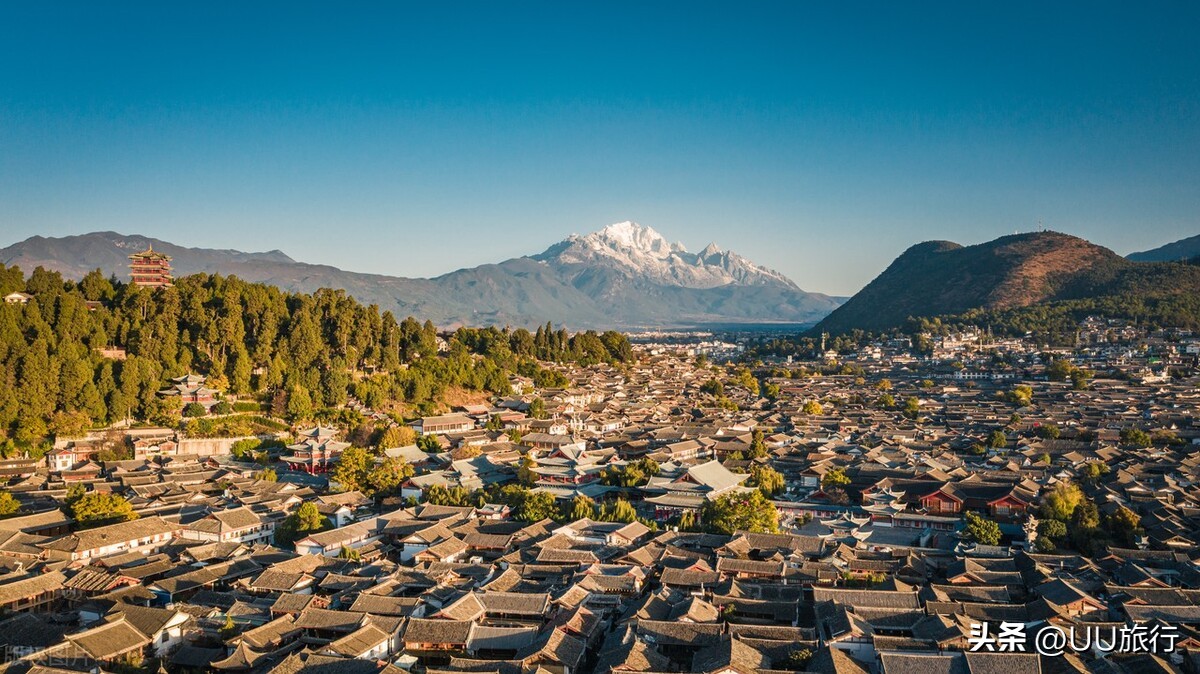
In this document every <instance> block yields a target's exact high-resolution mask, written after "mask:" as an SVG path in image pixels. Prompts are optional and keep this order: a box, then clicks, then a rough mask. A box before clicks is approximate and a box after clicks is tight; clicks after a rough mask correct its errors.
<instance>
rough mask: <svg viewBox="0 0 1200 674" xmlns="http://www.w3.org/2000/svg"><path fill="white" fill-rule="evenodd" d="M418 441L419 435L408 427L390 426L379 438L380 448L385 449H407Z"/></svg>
mask: <svg viewBox="0 0 1200 674" xmlns="http://www.w3.org/2000/svg"><path fill="white" fill-rule="evenodd" d="M416 441H417V433H416V431H414V430H413V429H412V428H410V427H408V426H402V425H400V424H395V425H392V426H388V427H387V428H386V429H385V430H384V431H383V434H382V435H380V437H379V446H380V447H382V448H384V449H393V448H396V447H407V446H409V445H411V444H414V443H415V442H416Z"/></svg>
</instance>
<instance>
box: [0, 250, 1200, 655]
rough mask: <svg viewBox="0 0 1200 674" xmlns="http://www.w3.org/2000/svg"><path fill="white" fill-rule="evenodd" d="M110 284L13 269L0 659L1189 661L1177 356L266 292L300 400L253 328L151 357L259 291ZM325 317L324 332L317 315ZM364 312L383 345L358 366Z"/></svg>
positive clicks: (1190, 450) (1189, 430)
mask: <svg viewBox="0 0 1200 674" xmlns="http://www.w3.org/2000/svg"><path fill="white" fill-rule="evenodd" d="M130 260H131V270H130V281H129V283H120V282H116V283H115V284H114V283H113V282H112V281H111V280H104V279H102V278H96V277H92V278H90V279H84V280H83V281H81V282H80V283H79V284H74V283H71V282H64V281H62V280H61V279H57V278H55V277H54V276H53V275H47V274H45V273H44V272H38V273H35V274H34V276H33V277H30V279H29V280H28V281H24V276H23V275H21V274H20V272H19V271H18V272H17V274H18V275H21V278H22V283H21V284H20V285H21V288H22V289H21V290H13V291H11V292H9V293H8V294H6V295H5V296H4V299H5V305H4V306H3V307H0V319H3V322H5V323H7V324H8V325H9V326H10V328H8V329H15V330H18V332H22V333H24V334H26V335H32V336H31V337H30V338H29V342H28V343H29V345H30V346H29V347H28V348H27V350H25V351H22V352H21V353H20V354H15V355H14V354H10V356H9V358H10V359H15V363H16V366H15V367H13V368H11V369H10V373H11V374H10V376H11V377H13V379H12V380H10V381H15V382H16V384H17V386H18V388H20V389H21V391H28V390H29V388H30V387H33V386H35V385H40V386H42V388H43V389H44V391H45V394H46V395H47V396H51V397H53V398H54V400H57V401H59V402H57V403H55V402H53V401H51V402H50V403H49V404H45V403H44V402H43V401H40V400H38V399H36V398H30V397H29V396H27V395H25V394H24V393H21V391H18V395H17V396H16V397H15V398H12V399H11V400H8V399H6V400H8V402H6V403H5V404H6V405H8V407H7V408H6V409H8V408H11V409H14V410H20V412H19V413H18V414H17V415H16V416H15V417H13V418H12V419H11V420H10V421H11V425H10V426H9V428H10V429H11V433H10V435H9V437H8V439H7V440H6V443H7V444H6V445H5V458H4V459H3V461H0V471H2V473H3V475H4V477H5V480H6V482H7V486H6V488H5V490H4V491H3V492H2V493H0V512H3V514H4V519H2V520H0V566H2V575H0V611H2V615H3V618H2V619H0V643H3V645H4V648H5V661H6V662H5V666H6V670H5V671H13V672H26V671H29V672H45V673H50V672H61V671H91V672H97V671H118V672H132V671H152V670H154V671H169V672H191V671H220V672H299V671H311V672H381V671H399V670H406V671H410V672H417V673H430V674H442V673H449V672H495V673H497V674H518V673H535V672H550V673H553V674H574V673H578V672H598V673H600V674H609V673H612V672H618V673H623V672H703V673H709V674H727V673H733V672H736V673H737V674H754V673H755V672H760V671H789V672H796V671H804V672H820V673H822V674H866V673H868V672H876V671H880V670H881V669H882V671H885V672H891V671H900V670H904V671H908V670H912V671H929V670H930V668H934V669H936V670H938V671H944V672H989V673H990V672H998V671H1004V672H1012V673H1016V674H1024V673H1030V674H1033V673H1036V672H1041V671H1043V670H1048V671H1052V672H1059V671H1063V672H1065V671H1073V672H1097V671H1104V672H1109V671H1111V672H1125V671H1128V672H1143V671H1151V670H1153V671H1163V672H1167V671H1177V670H1179V669H1183V670H1185V671H1195V670H1194V669H1193V668H1194V667H1195V664H1196V661H1195V659H1194V658H1195V653H1196V652H1197V650H1196V649H1197V646H1200V631H1198V630H1200V567H1198V566H1197V562H1196V559H1197V554H1196V550H1197V549H1198V543H1200V491H1198V490H1197V487H1196V485H1197V482H1198V480H1200V451H1198V449H1200V426H1198V425H1197V423H1196V419H1197V418H1198V417H1200V390H1198V389H1197V382H1198V381H1200V373H1198V368H1197V362H1198V357H1200V336H1197V335H1196V334H1193V333H1192V332H1190V331H1188V330H1182V329H1162V328H1146V327H1139V326H1137V325H1135V324H1131V323H1128V322H1124V321H1121V320H1116V319H1111V318H1099V317H1089V318H1086V319H1085V320H1082V321H1081V322H1080V323H1079V324H1078V326H1077V331H1076V336H1075V339H1074V341H1075V344H1074V345H1073V346H1071V347H1060V348H1047V347H1046V346H1045V345H1039V344H1037V343H1035V342H1034V341H1033V340H1031V339H1024V338H998V337H994V336H993V335H991V334H989V332H988V331H987V330H986V329H971V330H964V331H961V332H952V331H947V330H940V331H938V332H936V333H935V332H930V333H926V334H918V335H910V336H904V335H897V334H893V335H891V336H888V337H885V338H879V339H874V338H860V339H857V340H852V341H848V340H839V341H838V342H837V344H836V346H837V348H833V345H832V344H831V342H832V341H833V340H828V336H825V335H823V336H821V337H820V339H819V342H817V346H816V348H815V349H814V350H813V352H812V353H808V354H801V353H788V354H787V355H783V354H782V353H781V352H780V348H779V342H778V339H779V336H778V335H772V334H770V333H761V332H730V333H719V332H692V333H665V332H659V333H644V334H635V335H631V336H630V337H629V338H626V337H625V336H622V335H617V334H616V333H604V334H603V335H596V334H595V333H576V334H574V335H568V334H567V333H566V331H555V330H554V329H553V328H552V327H551V326H546V327H545V328H544V329H543V328H539V329H538V330H537V332H536V333H535V334H532V333H529V332H528V331H520V330H518V331H508V330H505V331H499V330H495V329H489V330H481V331H466V330H460V331H456V332H441V333H439V332H436V330H433V329H432V328H431V327H430V326H428V325H426V326H420V325H419V324H416V323H415V322H412V323H411V324H410V323H409V322H407V321H406V322H405V323H404V324H396V323H395V322H394V319H391V317H390V314H386V315H384V316H383V317H380V316H379V315H378V314H371V312H370V311H369V310H367V309H366V308H362V307H361V306H357V305H354V304H353V302H352V300H348V299H347V298H345V297H344V296H341V297H337V296H335V297H319V298H309V297H306V296H290V297H288V298H281V299H280V300H279V302H280V303H279V304H278V306H279V307H281V309H280V310H281V311H284V310H289V311H291V312H292V314H291V318H290V319H288V322H287V323H285V324H284V325H286V326H288V327H289V328H290V331H291V334H290V335H283V334H280V335H279V336H278V337H276V339H277V340H280V341H285V342H286V341H287V340H288V339H293V338H294V336H295V334H296V333H297V331H304V330H310V329H311V330H315V331H316V333H321V334H322V336H320V337H318V336H316V334H315V333H314V335H313V336H312V339H313V340H315V341H314V343H313V345H311V349H315V350H322V349H327V350H331V351H338V354H337V358H333V359H326V358H325V357H324V355H323V354H321V353H313V354H310V355H309V356H308V357H309V358H311V359H312V360H311V361H309V362H311V363H320V365H319V366H316V367H317V369H318V370H320V372H318V374H317V376H316V377H315V378H312V377H307V370H299V369H288V367H287V365H286V363H285V362H284V360H283V358H284V356H283V354H281V353H275V354H272V353H271V352H270V350H264V351H262V352H261V353H260V354H259V357H261V358H262V359H263V360H262V363H251V362H249V360H247V361H246V362H241V359H242V358H243V356H242V355H239V354H240V353H241V351H245V350H246V345H247V344H250V345H251V346H253V343H252V340H251V337H250V335H248V334H247V335H239V336H237V339H238V340H243V341H234V342H226V341H225V340H226V338H228V337H229V336H230V333H237V332H239V331H244V330H245V327H246V326H251V327H253V328H257V327H260V326H257V325H252V324H255V322H256V321H257V319H256V318H254V316H253V315H252V314H251V313H246V314H243V315H242V316H241V318H242V319H243V320H244V321H245V325H243V323H242V322H241V321H239V322H237V323H236V324H233V323H228V322H226V323H224V325H225V326H226V328H224V329H220V330H217V331H216V332H213V333H206V332H204V331H197V332H195V333H192V334H191V335H190V336H189V334H188V332H187V331H186V330H185V331H184V333H183V334H182V335H180V339H183V340H185V342H186V340H188V339H189V338H190V339H192V340H195V343H194V344H188V343H185V342H181V343H179V344H178V345H177V348H178V353H184V354H189V356H188V357H190V358H191V366H189V367H183V366H181V365H180V362H179V358H178V356H176V355H175V353H165V352H162V354H163V355H161V356H160V357H161V358H163V359H165V360H166V361H167V362H174V364H175V368H176V369H172V368H171V367H170V366H163V367H156V368H151V367H149V365H148V364H149V363H150V362H151V359H150V355H149V354H151V353H154V352H155V351H154V350H153V349H157V348H159V347H160V346H161V344H162V341H163V340H166V339H174V336H173V335H170V334H168V333H154V332H153V331H152V330H151V329H150V328H148V327H146V326H148V325H152V321H153V317H154V316H155V315H157V314H160V313H161V312H163V311H167V312H173V311H179V312H182V313H188V312H194V313H196V316H194V317H192V318H188V319H186V320H189V321H196V322H203V318H202V315H203V314H204V313H205V312H206V311H214V312H216V313H214V314H213V316H215V317H216V320H218V321H221V320H226V319H227V318H228V317H229V316H231V315H234V314H231V313H230V310H231V307H240V306H241V305H240V304H238V303H245V306H246V307H247V308H252V307H255V306H257V303H258V300H255V299H253V298H254V297H258V295H256V294H255V293H260V294H262V297H263V298H268V299H269V297H270V293H269V292H268V291H267V290H265V289H263V288H262V287H261V286H250V285H246V286H244V287H243V286H239V285H233V286H229V285H223V284H226V283H234V282H233V281H228V282H226V281H220V280H219V279H216V278H203V277H197V278H187V279H182V280H176V279H174V278H173V277H172V275H171V269H170V258H169V257H168V256H165V255H163V254H161V253H157V252H155V251H153V250H146V251H144V252H141V253H135V254H133V255H131V256H130ZM10 271H11V270H10ZM10 277H11V278H10V279H9V280H10V281H11V280H12V279H15V277H16V276H15V275H10ZM202 298H203V299H202ZM193 301H194V302H195V304H193ZM156 303H157V304H156ZM267 304H270V302H267ZM315 304H328V305H329V306H335V307H337V309H336V311H335V313H326V314H323V318H322V319H321V320H322V324H321V325H319V326H314V327H306V325H305V322H306V321H307V320H308V316H307V314H304V313H303V312H304V311H305V307H310V306H313V305H315ZM73 307H78V311H76V309H74V308H73ZM171 307H176V308H174V309H172V308H171ZM239 311H240V309H239ZM254 311H259V310H258V309H255V310H254ZM337 312H340V313H337ZM363 312H365V313H363ZM268 313H269V312H268ZM106 314H113V315H114V317H113V318H111V319H109V318H104V316H105V315H106ZM351 314H357V315H360V317H366V318H364V319H363V320H365V324H366V325H375V326H376V327H377V328H378V329H379V330H381V332H380V334H381V335H382V337H381V338H380V341H379V342H378V343H376V342H374V341H371V340H367V341H364V342H362V344H361V348H359V347H354V346H350V345H349V344H350V340H353V339H355V337H354V331H353V330H349V331H345V332H339V331H338V330H337V326H336V325H335V323H334V322H336V320H337V318H338V317H339V316H343V315H351ZM372 316H373V317H372ZM138 317H142V318H143V319H144V320H146V321H147V323H145V324H139V323H138V321H137V318H138ZM222 317H224V318H222ZM172 320H174V319H172ZM179 320H180V321H181V322H182V321H184V320H185V319H184V318H182V317H181V318H180V319H179ZM89 321H92V323H89ZM128 321H132V322H129V323H128V325H127V326H126V323H125V322H128ZM331 321H333V322H331ZM110 324H111V325H116V326H118V327H117V329H116V331H115V332H112V333H104V334H100V333H102V332H103V331H104V330H105V326H107V325H110ZM218 324H220V323H218ZM70 325H75V326H87V325H91V326H92V327H91V328H88V329H82V328H81V329H79V330H78V331H77V332H78V333H79V335H80V337H79V339H81V340H86V341H80V342H79V343H80V344H84V343H87V344H89V345H90V347H89V348H90V355H87V356H86V357H83V359H82V360H81V361H80V362H85V363H88V364H89V366H88V367H87V368H85V370H84V371H81V374H80V376H81V377H82V380H81V381H80V382H77V383H75V384H71V383H70V382H69V380H70V379H71V378H72V375H70V374H69V371H70V370H71V368H72V365H71V363H68V362H66V361H63V362H61V363H56V362H55V361H54V360H53V359H52V358H51V360H49V361H47V362H48V363H50V364H49V365H48V366H47V367H49V368H51V369H52V370H56V371H58V372H59V375H58V378H57V379H56V380H54V381H44V382H42V383H41V384H38V382H39V381H41V380H40V379H38V377H39V376H40V374H39V373H38V372H37V366H36V364H37V362H38V358H39V357H40V355H44V354H42V352H40V351H39V349H41V348H43V347H41V346H38V345H39V344H40V343H41V342H40V341H39V340H42V341H47V342H52V343H53V347H52V348H50V349H49V351H48V353H49V352H53V353H59V352H62V351H64V350H70V349H72V348H75V347H74V346H73V345H74V342H73V339H74V338H73V337H72V336H71V335H72V332H71V329H69V328H68V327H67V326H70ZM379 325H383V326H391V327H382V328H379V327H378V326H379ZM42 326H45V327H44V328H43V327H42ZM120 326H126V327H120ZM393 328H394V330H393ZM30 331H32V332H30ZM43 332H45V334H47V335H52V336H53V339H48V338H43V337H41V336H39V335H41V334H42V333H43ZM119 334H124V335H125V337H124V339H121V340H118V339H113V338H112V337H115V336H116V335H119ZM150 334H155V335H157V336H155V337H153V338H152V339H153V344H152V345H151V342H149V341H147V340H148V339H151V338H150V337H148V335H150ZM87 335H91V336H90V337H87ZM400 335H407V337H406V338H404V339H409V340H411V344H412V348H411V349H409V348H408V347H406V346H405V343H406V342H405V341H404V339H402V338H401V337H400ZM338 339H345V340H347V341H346V342H345V343H344V345H343V346H342V347H340V351H339V347H338V346H337V340H338ZM918 342H919V345H918ZM226 346H228V347H230V348H229V349H227V351H228V352H229V355H227V356H226V355H222V354H221V350H222V349H224V348H225V347H226ZM264 348H265V346H264ZM286 348H287V349H288V350H289V352H292V353H296V352H300V351H304V350H305V349H309V348H310V345H308V344H307V343H306V342H305V341H303V340H297V341H293V342H288V346H286ZM356 349H358V350H356ZM389 349H393V350H395V353H394V354H391V355H389V354H387V353H385V352H387V351H388V350H389ZM367 354H373V355H369V356H368V355H367ZM517 354H525V355H517ZM355 358H358V359H359V361H358V362H353V361H354V359H355ZM250 360H253V358H250ZM263 363H265V364H263ZM295 363H296V365H297V366H299V365H302V364H303V361H295ZM385 363H386V364H388V365H386V367H387V368H391V369H395V370H396V372H395V373H390V372H383V369H384V364H385ZM507 364H513V365H512V367H511V369H509V366H508V365H507ZM135 365H136V367H134V366H135ZM93 366H94V369H95V372H96V373H97V375H96V377H97V379H96V380H95V381H96V382H98V383H97V384H94V383H93V380H92V379H91V378H90V377H91V371H92V368H93ZM137 368H147V369H146V371H147V372H154V373H155V376H156V377H159V378H157V379H150V378H146V377H141V378H138V379H136V380H135V379H134V378H133V375H132V374H130V373H129V370H130V369H137ZM272 368H274V369H276V370H280V369H284V370H287V371H286V373H282V374H279V375H278V376H275V378H272V377H273V375H272V373H271V369H272ZM339 368H342V369H348V371H349V373H348V374H345V375H344V376H342V377H341V378H337V377H335V376H334V375H335V374H338V372H339ZM114 372H116V373H118V374H117V375H115V376H114ZM401 372H402V373H403V377H401V375H400V373H401ZM422 372H428V373H433V374H431V375H430V376H432V377H434V380H433V381H426V380H425V379H424V378H422V377H423V375H422V374H421V373H422ZM455 372H460V374H455ZM160 373H161V376H160ZM139 377H140V375H139ZM438 377H440V378H441V379H442V380H444V381H438V380H437V378H438ZM106 378H107V379H106ZM108 379H111V380H112V381H111V384H108V383H105V382H106V381H108ZM129 381H135V382H136V384H135V385H132V388H131V389H130V397H128V398H126V397H124V396H123V395H122V394H121V391H122V390H123V387H125V386H126V382H129ZM313 381H315V382H316V383H315V385H314V384H311V383H310V384H305V383H302V382H313ZM330 381H332V382H333V383H332V384H330V383H329V382H330ZM397 382H398V383H397ZM446 382H453V384H452V385H447V386H442V384H444V383H446ZM389 386H392V387H394V388H393V389H389V388H388V387H389ZM72 387H74V388H72ZM308 387H311V388H308ZM422 387H425V388H424V389H423V388H422ZM93 389H94V390H95V392H96V396H95V397H96V398H97V400H93V396H92V391H93ZM425 389H428V390H425ZM393 390H394V391H395V392H389V391H393ZM435 390H440V393H435V392H434V391H435ZM36 409H42V410H45V412H46V413H47V416H48V422H47V423H46V424H42V425H39V424H41V422H40V421H38V422H37V423H35V422H34V421H31V415H32V416H36V414H34V412H33V411H34V410H36ZM85 409H94V411H86V412H85V411H81V410H85ZM81 415H82V417H81ZM1139 630H1140V631H1139ZM1066 635H1070V637H1071V639H1072V640H1070V641H1067V642H1065V645H1064V644H1063V643H1060V644H1059V648H1058V652H1057V653H1051V652H1049V651H1048V650H1047V648H1048V646H1047V643H1050V645H1051V646H1053V643H1052V642H1053V641H1054V639H1053V638H1054V637H1056V636H1057V637H1064V636H1066ZM1093 635H1094V636H1095V638H1094V639H1093ZM1101 635H1104V637H1103V638H1101ZM1047 636H1049V637H1051V638H1050V639H1047ZM1084 636H1087V639H1088V641H1087V643H1084V642H1083V639H1084ZM1118 637H1120V638H1122V639H1126V641H1120V642H1118V641H1117V639H1118Z"/></svg>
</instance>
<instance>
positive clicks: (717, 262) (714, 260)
mask: <svg viewBox="0 0 1200 674" xmlns="http://www.w3.org/2000/svg"><path fill="white" fill-rule="evenodd" d="M533 257H534V259H536V260H540V261H543V262H547V263H551V264H554V265H556V266H562V267H574V266H581V267H585V268H595V267H597V266H600V267H607V268H614V269H617V270H620V271H624V272H626V273H628V274H630V275H632V276H634V277H636V278H639V279H642V280H645V281H650V282H653V283H657V284H660V285H665V286H677V287H681V288H719V287H721V286H727V285H731V284H732V285H739V286H778V287H784V288H788V289H791V290H799V288H797V287H796V284H795V283H793V282H792V281H791V280H790V279H788V278H787V277H786V276H784V275H783V274H780V273H779V272H777V271H774V270H772V269H767V268H766V267H762V266H759V265H756V264H754V263H753V262H751V261H750V260H747V259H746V258H744V257H742V256H741V255H738V254H737V253H734V252H732V251H723V250H721V249H720V248H719V247H717V244H715V243H710V244H708V245H707V246H706V247H705V248H704V250H702V251H700V252H699V253H689V252H688V250H687V248H685V247H684V246H683V244H682V243H671V242H669V241H667V239H666V238H664V237H663V235H662V234H659V233H658V232H656V231H655V230H654V229H652V228H650V227H647V226H645V225H640V224H638V223H636V222H618V223H616V224H613V225H609V226H607V227H605V228H604V229H601V230H599V231H596V232H592V233H591V234H588V235H586V236H579V235H577V234H572V235H571V236H570V237H568V238H567V239H566V240H564V241H561V242H559V243H557V244H555V245H553V246H551V247H550V248H549V249H547V250H546V251H545V252H544V253H542V254H540V255H535V256H533Z"/></svg>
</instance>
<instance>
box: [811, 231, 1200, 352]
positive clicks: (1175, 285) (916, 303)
mask: <svg viewBox="0 0 1200 674" xmlns="http://www.w3.org/2000/svg"><path fill="white" fill-rule="evenodd" d="M1178 292H1200V270H1198V268H1196V267H1194V266H1189V265H1183V264H1177V263H1169V262H1134V261H1130V260H1127V259H1125V258H1123V257H1121V256H1120V255H1118V254H1116V253H1114V252H1113V251H1111V250H1109V249H1108V248H1104V247H1103V246H1099V245H1097V244H1094V243H1091V242H1089V241H1086V240H1084V239H1081V238H1079V237H1075V236H1071V235H1069V234H1063V233H1060V232H1046V231H1044V232H1030V233H1025V234H1014V235H1009V236H1003V237H1000V238H998V239H994V240H992V241H988V242H984V243H980V244H975V245H971V246H963V245H961V244H957V243H954V242H951V241H926V242H923V243H919V244H915V245H913V246H911V247H909V248H908V249H907V250H905V251H904V252H903V253H901V254H900V255H899V256H898V257H897V258H896V259H895V260H894V261H893V262H892V263H891V264H890V265H889V266H888V267H887V268H886V269H884V271H883V272H881V273H880V274H879V276H877V277H876V278H875V279H874V280H872V281H871V282H870V283H868V284H867V285H866V286H865V287H864V288H863V289H862V290H860V291H859V292H858V293H856V294H855V295H854V296H853V297H851V298H850V299H849V300H847V301H846V302H845V303H844V304H842V305H841V306H840V307H838V308H837V309H835V310H834V311H833V312H831V313H830V314H829V316H826V317H825V318H824V319H822V320H821V321H820V322H819V323H818V324H817V325H816V326H815V327H814V328H813V332H829V333H845V332H849V331H851V330H854V329H861V330H869V331H879V330H887V329H890V328H896V327H900V326H902V325H904V323H905V322H906V321H907V320H908V318H910V317H913V318H918V317H925V318H932V317H938V316H950V315H957V314H963V313H965V312H968V311H972V310H976V309H984V310H1003V309H1014V308H1022V307H1029V306H1033V305H1038V304H1043V303H1048V302H1055V301H1062V300H1073V299H1084V298H1096V297H1108V296H1116V295H1122V294H1131V295H1135V296H1139V297H1160V296H1164V295H1169V294H1173V293H1178Z"/></svg>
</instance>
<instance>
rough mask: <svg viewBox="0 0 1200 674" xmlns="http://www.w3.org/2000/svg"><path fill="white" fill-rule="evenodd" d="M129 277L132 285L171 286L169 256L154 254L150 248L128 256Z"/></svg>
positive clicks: (148, 286) (149, 286) (152, 248)
mask: <svg viewBox="0 0 1200 674" xmlns="http://www.w3.org/2000/svg"><path fill="white" fill-rule="evenodd" d="M129 277H130V278H131V279H132V280H133V283H134V285H139V286H145V287H147V288H162V287H166V286H170V285H171V281H173V280H174V279H173V278H172V277H171V256H170V255H164V254H162V253H156V252H155V251H154V247H153V246H151V247H149V248H147V249H146V250H144V251H142V252H140V253H134V254H133V255H130V256H129Z"/></svg>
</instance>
